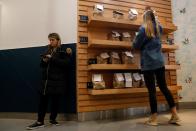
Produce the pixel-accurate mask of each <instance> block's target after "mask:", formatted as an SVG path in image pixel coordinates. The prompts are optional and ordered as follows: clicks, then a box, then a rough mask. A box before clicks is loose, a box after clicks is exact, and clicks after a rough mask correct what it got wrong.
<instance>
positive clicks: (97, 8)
mask: <svg viewBox="0 0 196 131" xmlns="http://www.w3.org/2000/svg"><path fill="white" fill-rule="evenodd" d="M103 12H104V6H103V5H102V4H95V5H94V10H93V14H94V15H95V14H99V15H102V14H103Z"/></svg>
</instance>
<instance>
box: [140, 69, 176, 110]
mask: <svg viewBox="0 0 196 131" xmlns="http://www.w3.org/2000/svg"><path fill="white" fill-rule="evenodd" d="M143 73H144V80H145V83H146V87H147V88H148V93H149V101H150V108H151V113H152V114H153V113H157V98H156V87H155V77H156V80H157V84H158V86H159V88H160V90H161V92H162V93H163V95H164V96H165V98H166V100H167V102H168V104H169V107H170V108H173V107H175V103H174V99H173V97H172V94H171V92H170V91H169V90H168V88H167V84H166V80H165V67H162V68H158V69H156V70H148V71H143Z"/></svg>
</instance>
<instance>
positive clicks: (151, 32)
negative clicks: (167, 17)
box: [133, 10, 180, 126]
mask: <svg viewBox="0 0 196 131" xmlns="http://www.w3.org/2000/svg"><path fill="white" fill-rule="evenodd" d="M161 34H162V27H161V26H160V25H159V24H158V22H157V21H156V19H155V16H154V13H153V11H152V10H147V11H145V13H144V15H143V25H142V26H141V27H140V28H139V31H138V34H137V35H136V38H135V40H134V42H133V48H134V49H138V50H140V53H141V70H142V72H143V74H144V79H145V83H146V86H147V88H148V92H149V101H150V108H151V116H150V118H149V120H148V121H147V122H146V124H148V125H154V126H156V125H158V122H157V99H156V87H155V78H156V80H157V84H158V86H159V88H160V90H161V92H162V93H163V95H164V96H165V98H166V100H167V102H168V104H169V107H170V109H171V114H172V115H171V119H170V120H169V123H178V122H179V121H180V119H179V117H178V115H177V111H176V105H175V103H174V99H173V97H172V94H171V92H170V91H169V90H168V87H167V85H166V80H165V66H164V58H163V54H162V52H161Z"/></svg>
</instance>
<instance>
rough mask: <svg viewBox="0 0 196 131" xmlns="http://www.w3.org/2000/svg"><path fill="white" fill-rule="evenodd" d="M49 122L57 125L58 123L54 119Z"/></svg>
mask: <svg viewBox="0 0 196 131" xmlns="http://www.w3.org/2000/svg"><path fill="white" fill-rule="evenodd" d="M50 124H52V125H56V126H59V125H60V124H59V123H58V122H57V121H56V120H50Z"/></svg>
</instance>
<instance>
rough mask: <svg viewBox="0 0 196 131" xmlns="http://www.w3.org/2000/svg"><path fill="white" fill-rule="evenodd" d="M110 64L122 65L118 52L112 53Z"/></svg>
mask: <svg viewBox="0 0 196 131" xmlns="http://www.w3.org/2000/svg"><path fill="white" fill-rule="evenodd" d="M109 63H110V64H121V60H120V57H119V54H118V53H117V52H111V53H110V62H109Z"/></svg>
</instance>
